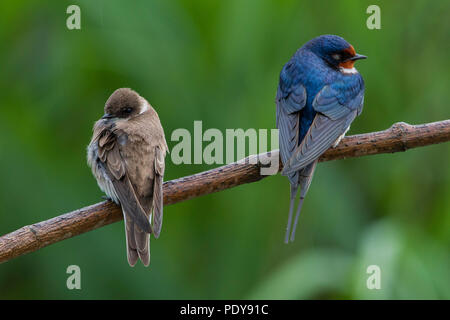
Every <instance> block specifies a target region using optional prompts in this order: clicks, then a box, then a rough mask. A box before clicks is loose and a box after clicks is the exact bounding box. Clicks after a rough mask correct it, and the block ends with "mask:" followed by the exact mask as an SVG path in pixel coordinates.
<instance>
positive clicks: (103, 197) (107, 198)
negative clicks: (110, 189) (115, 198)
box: [102, 196, 112, 201]
mask: <svg viewBox="0 0 450 320" xmlns="http://www.w3.org/2000/svg"><path fill="white" fill-rule="evenodd" d="M102 199H103V200H106V201H112V199H111V198H110V197H108V196H102Z"/></svg>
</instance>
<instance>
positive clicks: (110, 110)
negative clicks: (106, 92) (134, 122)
mask: <svg viewBox="0 0 450 320" xmlns="http://www.w3.org/2000/svg"><path fill="white" fill-rule="evenodd" d="M148 108H149V104H148V102H147V100H145V99H144V98H142V97H141V96H140V95H139V94H138V93H137V92H136V91H134V90H131V89H129V88H120V89H117V90H116V91H114V92H113V94H112V95H111V96H110V97H109V98H108V100H107V101H106V104H105V114H104V115H103V117H102V119H127V118H131V117H134V116H136V115H139V114H141V113H144V112H145V111H147V110H148Z"/></svg>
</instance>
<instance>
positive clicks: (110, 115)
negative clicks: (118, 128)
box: [102, 113, 114, 119]
mask: <svg viewBox="0 0 450 320" xmlns="http://www.w3.org/2000/svg"><path fill="white" fill-rule="evenodd" d="M111 118H114V116H113V115H112V114H109V113H105V114H104V115H103V117H102V119H111Z"/></svg>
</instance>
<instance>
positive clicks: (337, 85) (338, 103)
mask: <svg viewBox="0 0 450 320" xmlns="http://www.w3.org/2000/svg"><path fill="white" fill-rule="evenodd" d="M346 80H347V81H345V82H344V81H339V82H334V83H332V84H331V85H326V86H325V87H323V88H322V90H320V92H319V93H318V94H317V95H316V97H315V98H314V101H313V103H312V106H313V108H314V110H315V111H316V112H317V114H316V116H315V118H314V121H313V123H312V125H311V126H310V128H309V129H308V132H307V133H306V135H305V138H304V139H303V140H302V142H301V143H300V145H299V146H298V147H297V148H296V150H295V151H294V152H293V154H292V156H291V157H290V158H289V160H288V162H287V163H285V164H284V169H283V175H290V174H292V173H293V172H297V171H299V170H300V169H302V168H304V167H305V166H307V165H308V164H310V163H312V162H313V161H314V160H316V159H317V158H318V157H320V155H321V154H322V153H324V152H325V151H326V150H327V149H328V148H330V147H331V146H332V145H333V144H334V143H335V142H336V140H337V139H338V138H339V137H340V136H342V135H343V134H344V133H345V131H346V130H347V129H348V127H349V126H350V124H351V122H352V121H353V120H354V119H355V117H356V116H357V115H359V114H360V113H361V111H362V107H363V102H364V83H363V82H362V78H361V76H360V75H359V74H358V75H356V76H355V77H352V78H350V77H348V78H347V79H346Z"/></svg>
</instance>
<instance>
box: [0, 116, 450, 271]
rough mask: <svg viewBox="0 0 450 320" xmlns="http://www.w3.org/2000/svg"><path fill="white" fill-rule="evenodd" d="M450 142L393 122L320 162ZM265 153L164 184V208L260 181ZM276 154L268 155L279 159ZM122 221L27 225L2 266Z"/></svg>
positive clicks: (81, 216) (99, 211)
mask: <svg viewBox="0 0 450 320" xmlns="http://www.w3.org/2000/svg"><path fill="white" fill-rule="evenodd" d="M449 140H450V120H444V121H439V122H433V123H427V124H422V125H409V124H406V123H403V122H401V123H396V124H394V125H393V126H392V127H391V128H389V129H387V130H385V131H379V132H372V133H366V134H359V135H354V136H350V137H346V138H344V139H343V140H342V142H341V143H340V144H339V145H338V146H337V147H336V148H332V149H330V150H328V151H327V152H325V153H324V154H323V155H322V157H321V158H320V161H330V160H337V159H343V158H351V157H361V156H367V155H374V154H379V153H393V152H399V151H406V150H408V149H411V148H416V147H421V146H426V145H430V144H436V143H441V142H446V141H449ZM269 154H270V153H268V154H260V155H257V157H258V163H257V164H252V161H250V159H254V158H255V157H256V155H253V156H250V157H248V158H245V159H243V160H241V161H238V162H235V163H232V164H229V165H225V166H222V167H219V168H215V169H212V170H209V171H205V172H201V173H197V174H194V175H192V176H188V177H184V178H180V179H176V180H171V181H167V182H165V183H164V204H165V205H168V204H173V203H177V202H181V201H184V200H188V199H191V198H195V197H199V196H202V195H205V194H209V193H213V192H218V191H222V190H225V189H228V188H233V187H235V186H238V185H241V184H244V183H249V182H255V181H258V180H261V179H262V178H264V177H265V176H261V175H260V169H261V162H262V163H265V162H264V159H267V156H268V155H269ZM277 155H278V150H275V151H272V156H277ZM121 219H122V213H121V211H120V208H119V207H118V206H117V205H115V204H114V203H111V202H109V201H104V202H100V203H97V204H94V205H92V206H89V207H85V208H82V209H79V210H76V211H73V212H69V213H66V214H63V215H60V216H57V217H55V218H52V219H49V220H46V221H43V222H39V223H35V224H33V225H29V226H25V227H22V228H20V229H19V230H16V231H14V232H11V233H9V234H6V235H4V236H2V237H0V263H2V262H5V261H8V260H10V259H13V258H15V257H18V256H20V255H23V254H26V253H29V252H33V251H36V250H38V249H40V248H43V247H45V246H48V245H50V244H53V243H55V242H58V241H61V240H64V239H68V238H71V237H73V236H76V235H79V234H81V233H84V232H88V231H91V230H94V229H97V228H100V227H103V226H105V225H108V224H110V223H114V222H117V221H119V220H121Z"/></svg>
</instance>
